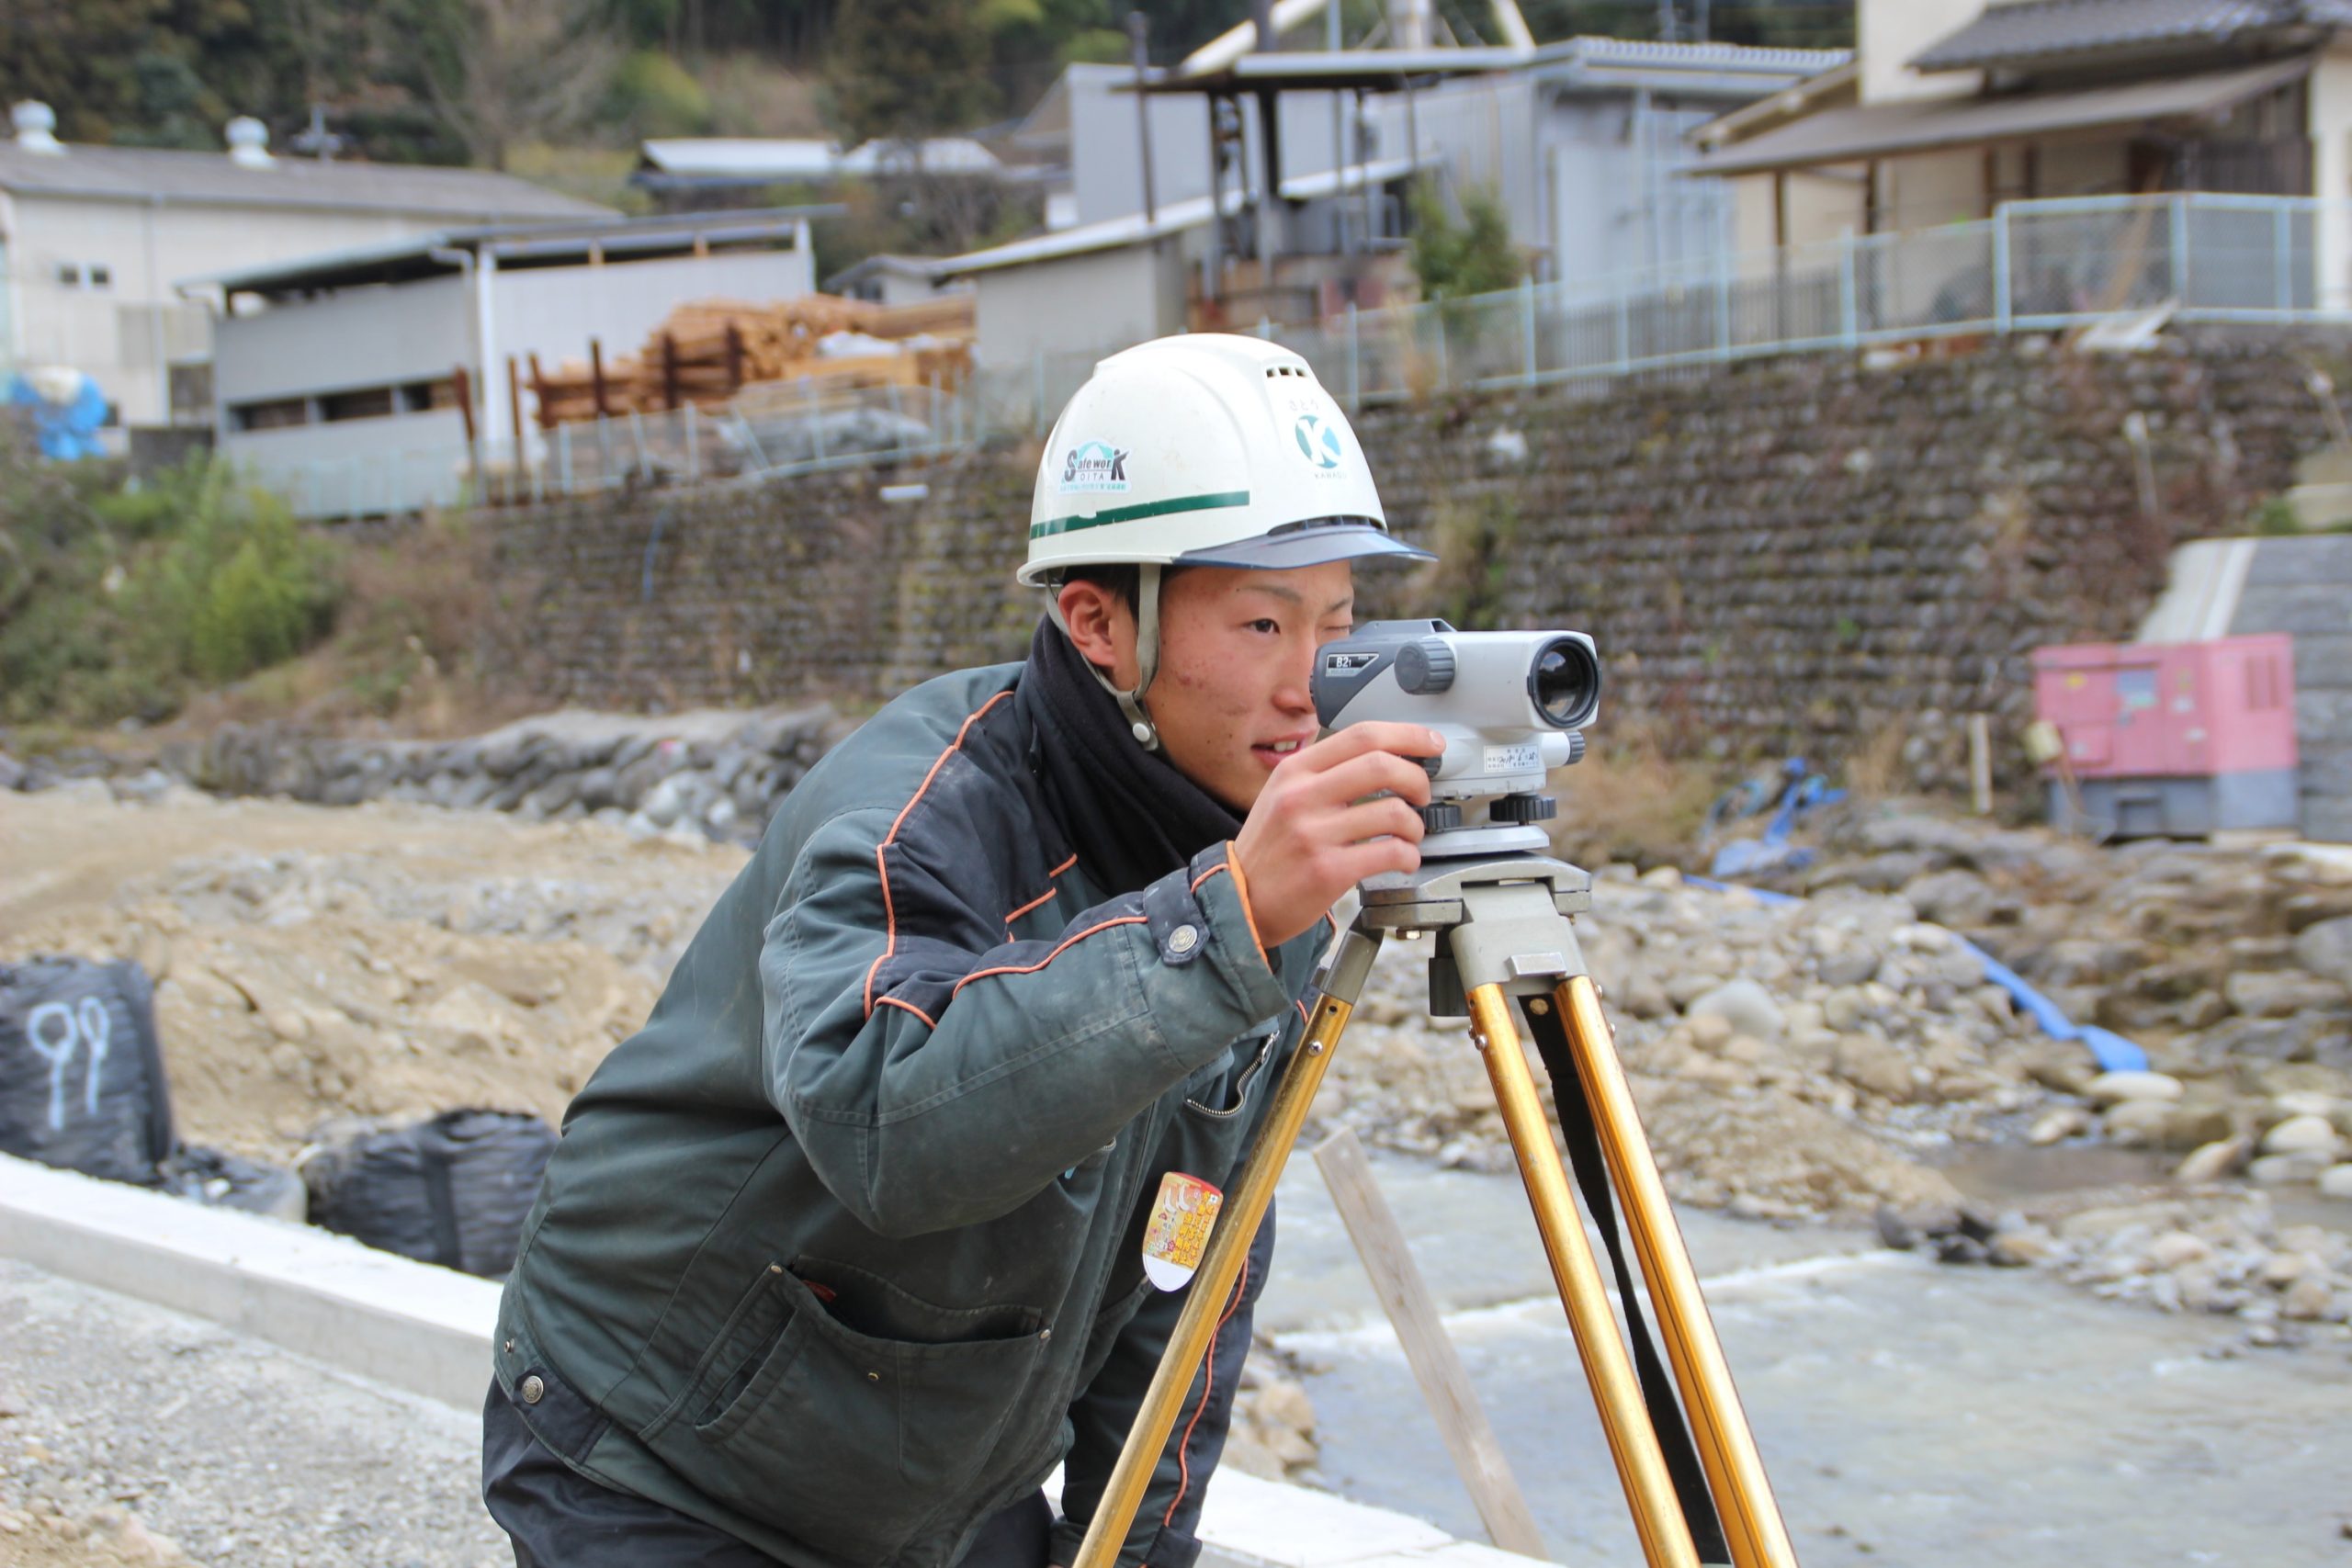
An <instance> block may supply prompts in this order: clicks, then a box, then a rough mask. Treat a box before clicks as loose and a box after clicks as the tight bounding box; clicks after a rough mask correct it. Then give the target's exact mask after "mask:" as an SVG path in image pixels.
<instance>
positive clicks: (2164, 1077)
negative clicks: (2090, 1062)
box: [2083, 1072, 2182, 1105]
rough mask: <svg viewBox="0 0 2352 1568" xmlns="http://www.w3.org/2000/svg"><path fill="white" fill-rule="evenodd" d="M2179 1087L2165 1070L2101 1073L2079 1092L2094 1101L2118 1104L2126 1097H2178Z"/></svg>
mask: <svg viewBox="0 0 2352 1568" xmlns="http://www.w3.org/2000/svg"><path fill="white" fill-rule="evenodd" d="M2181 1088H2182V1086H2181V1081H2180V1080H2179V1079H2178V1078H2177V1077H2172V1076H2171V1075H2170V1074H2167V1073H2151V1072H2117V1073H2101V1074H2099V1075H2098V1077H2094V1078H2092V1079H2091V1080H2090V1081H2089V1082H2088V1083H2086V1084H2085V1085H2084V1086H2083V1094H2084V1096H2085V1098H2086V1099H2088V1100H2091V1101H2092V1102H2093V1103H2094V1104H2098V1105H2120V1104H2121V1103H2122V1102H2123V1101H2124V1100H2178V1099H2179V1098H2180V1096H2181Z"/></svg>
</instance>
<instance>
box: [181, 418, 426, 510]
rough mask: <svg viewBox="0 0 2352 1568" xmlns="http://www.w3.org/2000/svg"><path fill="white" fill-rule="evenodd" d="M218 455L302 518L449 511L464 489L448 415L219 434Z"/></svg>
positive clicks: (355, 420)
mask: <svg viewBox="0 0 2352 1568" xmlns="http://www.w3.org/2000/svg"><path fill="white" fill-rule="evenodd" d="M219 450H220V456H221V457H225V458H227V459H228V460H229V461H231V462H232V463H235V464H236V465H237V466H238V467H239V468H243V469H244V470H245V471H246V472H247V473H250V474H251V475H252V476H253V477H254V479H258V480H259V481H260V482H261V483H263V484H265V485H266V486H268V487H269V488H270V489H271V490H274V491H277V492H278V493H279V494H280V495H283V496H285V497H286V498H287V500H288V502H289V503H290V504H291V505H292V506H293V508H294V511H295V513H296V514H297V515H298V516H303V517H344V516H366V515H369V514H376V513H394V512H410V511H414V510H415V509H416V508H418V507H421V506H424V505H427V504H431V505H435V506H449V505H453V504H455V503H456V502H457V501H458V499H459V494H460V491H462V490H463V488H464V485H465V480H466V473H467V466H468V457H469V454H468V450H467V446H466V426H465V420H464V417H463V416H462V415H460V414H459V413H458V411H457V410H455V409H436V410H434V411H431V412H424V413H411V414H393V415H390V416H387V417H385V418H382V419H352V420H343V421H339V422H338V423H334V424H309V425H300V426H297V427H295V428H292V429H287V430H248V431H223V432H221V433H220V448H219Z"/></svg>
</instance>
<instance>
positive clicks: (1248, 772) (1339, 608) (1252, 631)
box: [1065, 561, 1355, 813]
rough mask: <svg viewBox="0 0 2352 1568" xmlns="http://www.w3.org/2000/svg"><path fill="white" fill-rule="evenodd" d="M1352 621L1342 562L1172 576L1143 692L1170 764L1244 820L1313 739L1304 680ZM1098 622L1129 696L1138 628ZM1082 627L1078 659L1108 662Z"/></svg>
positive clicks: (1112, 619) (1122, 613) (1113, 619)
mask: <svg viewBox="0 0 2352 1568" xmlns="http://www.w3.org/2000/svg"><path fill="white" fill-rule="evenodd" d="M1068 608H1069V605H1068V603H1067V601H1066V602H1065V609H1066V610H1067V609H1068ZM1354 615H1355V586H1354V581H1353V578H1352V574H1351V571H1350V569H1349V566H1348V563H1347V562H1346V561H1333V562H1330V563H1329V564H1328V565H1324V566H1306V567H1298V568H1295V569H1294V570H1289V571H1250V570H1238V569H1235V568H1230V567H1212V566H1204V567H1193V568H1191V569H1189V570H1184V571H1181V572H1176V573H1173V574H1171V575H1170V578H1169V579H1168V581H1167V582H1166V584H1165V585H1164V586H1163V587H1162V588H1161V590H1160V594H1159V673H1158V674H1157V675H1155V676H1154V677H1153V678H1152V682H1151V689H1150V690H1149V691H1148V692H1146V693H1145V694H1144V705H1145V706H1146V707H1147V708H1148V709H1150V710H1151V717H1152V722H1153V723H1155V724H1157V725H1158V726H1159V743H1160V746H1161V748H1162V750H1163V752H1164V753H1165V755H1166V756H1167V758H1168V761H1170V763H1171V764H1173V765H1174V766H1175V768H1176V770H1177V771H1178V772H1179V773H1182V774H1183V775H1184V776H1185V777H1186V778H1189V779H1191V780H1192V781H1193V783H1194V784H1199V785H1200V786H1201V787H1202V788H1203V789H1204V790H1206V791H1208V793H1209V794H1211V795H1215V796H1216V798H1217V799H1219V800H1221V801H1223V802H1225V804H1226V805H1227V806H1229V807H1233V808H1234V809H1235V810H1236V811H1240V812H1245V813H1246V812H1247V811H1248V810H1249V809H1250V806H1251V805H1252V804H1253V803H1255V802H1256V800H1257V798H1258V795H1259V792H1260V791H1261V790H1263V789H1264V788H1265V787H1266V776H1267V775H1268V774H1269V773H1272V772H1273V771H1274V766H1275V764H1276V763H1278V762H1280V761H1282V760H1283V758H1284V757H1286V756H1288V755H1289V754H1290V753H1291V752H1293V751H1295V750H1297V749H1298V748H1299V747H1301V746H1304V745H1306V744H1307V743H1308V742H1309V741H1312V740H1313V739H1315V736H1316V733H1317V728H1319V727H1318V726H1317V723H1316V719H1315V699H1314V696H1313V694H1312V693H1311V691H1310V689H1309V682H1310V680H1311V678H1312V677H1313V675H1314V672H1315V654H1316V650H1317V649H1320V648H1321V647H1322V646H1323V645H1324V644H1325V643H1327V642H1331V641H1334V640H1336V639H1337V638H1340V637H1345V636H1346V635H1347V634H1348V630H1349V628H1350V627H1351V626H1352V625H1353V624H1354ZM1103 623H1104V624H1103V640H1104V641H1107V643H1108V649H1107V651H1110V652H1112V653H1113V655H1114V657H1113V658H1112V659H1111V660H1107V662H1109V663H1110V664H1111V669H1112V677H1113V679H1114V680H1115V681H1117V682H1119V685H1120V686H1121V688H1122V689H1125V688H1127V687H1131V686H1132V685H1134V683H1135V677H1136V660H1135V646H1136V627H1135V618H1134V616H1133V615H1129V614H1127V613H1126V609H1125V605H1118V606H1117V607H1116V609H1115V610H1114V611H1113V612H1112V613H1111V614H1109V615H1106V616H1104V617H1103ZM1081 625H1082V621H1081V620H1080V619H1079V618H1074V619H1073V623H1072V631H1073V633H1080V626H1081ZM1095 640H1096V639H1094V638H1091V637H1086V636H1084V635H1083V634H1082V633H1080V651H1081V652H1084V653H1086V654H1087V655H1088V656H1089V657H1090V658H1092V659H1094V660H1095V661H1096V662H1097V663H1103V662H1106V660H1103V657H1102V654H1101V652H1100V651H1098V648H1100V647H1101V644H1100V643H1099V642H1098V643H1097V646H1096V647H1090V646H1089V643H1090V642H1093V641H1095Z"/></svg>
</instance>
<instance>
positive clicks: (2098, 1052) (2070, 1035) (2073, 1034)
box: [1682, 876, 2148, 1073]
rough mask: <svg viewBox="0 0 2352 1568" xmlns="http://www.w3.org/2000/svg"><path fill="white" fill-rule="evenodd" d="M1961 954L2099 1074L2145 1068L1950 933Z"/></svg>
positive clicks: (1785, 899) (2143, 1060) (1722, 888)
mask: <svg viewBox="0 0 2352 1568" xmlns="http://www.w3.org/2000/svg"><path fill="white" fill-rule="evenodd" d="M1682 881H1683V883H1684V885H1685V886H1691V887H1704V888H1706V889H1708V890H1709V891H1710V892H1714V893H1732V892H1739V893H1745V894H1747V895H1748V896H1749V897H1753V898H1756V899H1758V900H1759V901H1761V902H1763V903H1766V904H1802V903H1804V899H1802V898H1799V897H1794V896H1793V895H1791V894H1787V893H1774V892H1771V891H1770V890H1768V889H1766V888H1762V887H1742V886H1739V885H1738V884H1736V883H1731V882H1715V881H1712V880H1710V879H1709V878H1707V877H1703V876H1686V877H1684V878H1683V879H1682ZM1953 940H1955V941H1957V942H1959V943H1960V945H1961V950H1962V952H1964V953H1967V954H1968V955H1969V956H1970V957H1971V958H1973V959H1975V960H1976V962H1977V963H1979V964H1983V965H1984V967H1985V978H1986V979H1987V980H1990V981H1992V982H1993V984H1995V985H1996V986H1998V987H2001V989H2003V990H2005V991H2007V992H2008V993H2009V998H2010V1000H2012V1001H2014V1002H2016V1003H2017V1005H2018V1008H2019V1009H2020V1010H2023V1011H2024V1013H2025V1014H2026V1016H2027V1017H2029V1018H2030V1019H2032V1020H2033V1021H2034V1022H2035V1023H2036V1024H2038V1025H2040V1026H2041V1032H2042V1033H2044V1034H2047V1035H2048V1036H2050V1038H2051V1039H2052V1040H2079V1041H2081V1042H2082V1043H2083V1047H2084V1049H2086V1050H2087V1051H2089V1052H2090V1054H2091V1059H2092V1060H2093V1061H2095V1062H2097V1063H2098V1069H2099V1071H2101V1072H2103V1073H2138V1072H2145V1071H2146V1070H2147V1067H2148V1054H2147V1053H2146V1052H2145V1051H2143V1050H2141V1049H2140V1047H2138V1046H2137V1045H2134V1044H2132V1043H2131V1042H2130V1041H2129V1040H2126V1039H2124V1038H2123V1036H2121V1035H2120V1034H2117V1033H2114V1032H2111V1031H2109V1030H2105V1029H2101V1028H2099V1027H2098V1025H2097V1024H2086V1023H2076V1022H2075V1021H2072V1020H2070V1019H2069V1018H2067V1016H2066V1015H2065V1014H2064V1013H2063V1012H2061V1011H2059V1010H2058V1004H2057V1003H2056V1002H2053V1001H2052V1000H2051V999H2050V998H2048V997H2045V996H2043V995H2042V994H2041V992H2040V991H2037V990H2035V989H2034V988H2033V987H2031V986H2029V985H2028V984H2026V981H2025V976H2022V975H2019V974H2018V972H2017V971H2016V970H2014V969H2012V968H2010V967H2009V966H2008V965H2007V964H2004V963H2002V962H2001V961H2000V960H1999V959H1997V958H1996V957H1994V956H1993V955H1992V954H1991V953H1987V952H1985V950H1984V949H1983V948H1981V947H1979V946H1977V945H1976V944H1975V943H1974V942H1971V941H1969V940H1968V939H1967V938H1966V937H1963V936H1961V935H1959V933H1957V932H1954V933H1953Z"/></svg>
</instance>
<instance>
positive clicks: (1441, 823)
mask: <svg viewBox="0 0 2352 1568" xmlns="http://www.w3.org/2000/svg"><path fill="white" fill-rule="evenodd" d="M1461 826H1462V807H1459V806H1456V805H1455V804H1453V802H1452V801H1450V800H1440V801H1433V802H1431V803H1430V805H1427V806H1424V807H1421V830H1422V831H1423V832H1428V833H1450V832H1452V831H1453V829H1456V828H1459V827H1461Z"/></svg>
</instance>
